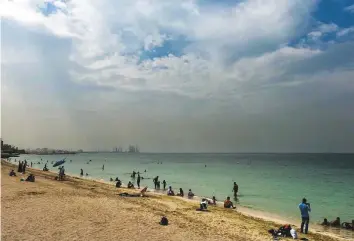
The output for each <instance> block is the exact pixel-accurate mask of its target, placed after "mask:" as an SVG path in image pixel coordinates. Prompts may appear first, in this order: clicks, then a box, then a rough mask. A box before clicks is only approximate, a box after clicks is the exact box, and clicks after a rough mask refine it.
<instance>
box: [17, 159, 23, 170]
mask: <svg viewBox="0 0 354 241" xmlns="http://www.w3.org/2000/svg"><path fill="white" fill-rule="evenodd" d="M17 172H22V161H19V162H18V169H17Z"/></svg>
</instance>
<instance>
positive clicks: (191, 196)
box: [188, 189, 194, 198]
mask: <svg viewBox="0 0 354 241" xmlns="http://www.w3.org/2000/svg"><path fill="white" fill-rule="evenodd" d="M193 197H194V193H193V192H192V189H189V192H188V198H193Z"/></svg>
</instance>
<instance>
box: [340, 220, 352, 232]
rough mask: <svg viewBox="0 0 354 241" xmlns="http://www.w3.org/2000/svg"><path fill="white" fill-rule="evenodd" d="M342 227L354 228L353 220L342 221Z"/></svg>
mask: <svg viewBox="0 0 354 241" xmlns="http://www.w3.org/2000/svg"><path fill="white" fill-rule="evenodd" d="M342 228H345V229H351V230H354V220H353V221H352V223H348V222H344V223H342Z"/></svg>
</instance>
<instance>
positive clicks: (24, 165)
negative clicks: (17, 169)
mask: <svg viewBox="0 0 354 241" xmlns="http://www.w3.org/2000/svg"><path fill="white" fill-rule="evenodd" d="M26 167H27V161H26V160H25V163H24V164H23V166H22V173H26Z"/></svg>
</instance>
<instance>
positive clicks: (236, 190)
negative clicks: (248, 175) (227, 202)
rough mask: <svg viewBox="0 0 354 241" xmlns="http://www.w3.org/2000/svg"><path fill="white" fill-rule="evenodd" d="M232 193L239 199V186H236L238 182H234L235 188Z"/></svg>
mask: <svg viewBox="0 0 354 241" xmlns="http://www.w3.org/2000/svg"><path fill="white" fill-rule="evenodd" d="M232 191H233V192H234V197H237V193H238V185H237V184H236V182H234V187H233V189H232Z"/></svg>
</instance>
